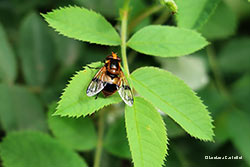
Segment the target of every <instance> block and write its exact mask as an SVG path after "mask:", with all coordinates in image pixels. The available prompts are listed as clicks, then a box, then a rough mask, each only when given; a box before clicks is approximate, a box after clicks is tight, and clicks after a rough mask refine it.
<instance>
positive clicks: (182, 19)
mask: <svg viewBox="0 0 250 167" xmlns="http://www.w3.org/2000/svg"><path fill="white" fill-rule="evenodd" d="M219 2H220V0H176V3H177V6H178V8H179V12H178V14H177V25H178V27H183V28H190V29H199V28H201V27H202V26H203V25H204V23H206V22H207V20H208V18H209V17H210V16H211V15H212V14H213V12H214V10H215V9H216V7H217V6H218V4H219Z"/></svg>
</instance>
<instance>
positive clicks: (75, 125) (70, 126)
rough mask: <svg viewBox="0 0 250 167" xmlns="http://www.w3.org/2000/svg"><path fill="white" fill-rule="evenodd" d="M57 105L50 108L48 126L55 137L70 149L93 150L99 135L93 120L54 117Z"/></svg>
mask: <svg viewBox="0 0 250 167" xmlns="http://www.w3.org/2000/svg"><path fill="white" fill-rule="evenodd" d="M55 108H56V104H53V105H52V106H51V107H50V111H49V113H48V124H49V128H50V129H51V131H52V133H53V135H54V136H55V137H56V138H57V139H58V140H59V141H61V142H62V143H63V144H65V145H67V146H68V147H70V148H72V149H75V150H78V151H86V150H91V149H93V148H94V147H95V146H96V141H97V135H96V131H95V127H94V124H93V122H92V120H91V119H90V118H88V117H86V118H82V117H80V118H76V119H75V118H66V117H64V118H62V117H60V116H56V115H55V116H52V115H51V114H52V113H54V112H55Z"/></svg>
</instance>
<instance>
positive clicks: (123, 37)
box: [121, 0, 130, 76]
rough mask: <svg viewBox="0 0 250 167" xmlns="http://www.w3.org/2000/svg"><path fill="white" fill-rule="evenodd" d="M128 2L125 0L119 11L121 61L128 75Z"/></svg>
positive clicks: (128, 0)
mask: <svg viewBox="0 0 250 167" xmlns="http://www.w3.org/2000/svg"><path fill="white" fill-rule="evenodd" d="M129 2H130V0H125V2H124V6H123V9H122V11H121V20H122V23H121V40H122V43H121V52H122V62H123V67H124V70H125V71H124V72H125V75H127V76H129V68H128V60H127V52H126V47H127V26H128V12H129Z"/></svg>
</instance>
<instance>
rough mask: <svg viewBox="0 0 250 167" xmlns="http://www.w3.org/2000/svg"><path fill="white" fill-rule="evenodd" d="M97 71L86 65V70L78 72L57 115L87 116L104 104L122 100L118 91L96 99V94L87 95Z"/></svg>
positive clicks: (96, 64)
mask: <svg viewBox="0 0 250 167" xmlns="http://www.w3.org/2000/svg"><path fill="white" fill-rule="evenodd" d="M101 65H102V63H100V62H96V63H92V64H90V65H89V66H90V67H100V66H101ZM96 73H97V70H95V69H89V68H88V67H86V68H85V70H82V71H79V72H77V74H76V75H75V76H74V77H73V78H72V80H71V81H70V82H69V84H68V85H67V87H66V89H65V90H64V92H63V94H62V96H61V100H60V101H59V103H58V107H57V111H56V113H55V115H61V116H70V117H80V116H82V115H83V116H86V115H88V114H92V113H93V112H95V111H97V110H99V109H101V108H103V107H104V106H107V105H109V104H113V103H118V102H120V101H121V98H120V96H119V95H118V93H115V94H114V95H112V96H110V97H108V98H104V97H103V96H98V98H97V99H95V96H93V97H89V96H87V94H86V90H87V87H88V85H89V83H90V82H91V80H92V78H93V77H94V75H95V74H96Z"/></svg>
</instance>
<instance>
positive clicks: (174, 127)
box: [163, 116, 186, 139]
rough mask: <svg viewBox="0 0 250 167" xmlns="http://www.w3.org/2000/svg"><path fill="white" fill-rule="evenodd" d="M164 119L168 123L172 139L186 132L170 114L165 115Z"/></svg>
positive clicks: (169, 135) (169, 134)
mask: <svg viewBox="0 0 250 167" xmlns="http://www.w3.org/2000/svg"><path fill="white" fill-rule="evenodd" d="M163 120H164V123H165V124H166V127H168V137H169V138H170V139H172V138H177V137H180V136H183V135H185V134H186V133H185V131H184V130H183V129H182V128H181V127H180V126H179V125H178V124H177V123H176V122H174V121H173V120H172V119H170V117H169V116H164V117H163Z"/></svg>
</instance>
